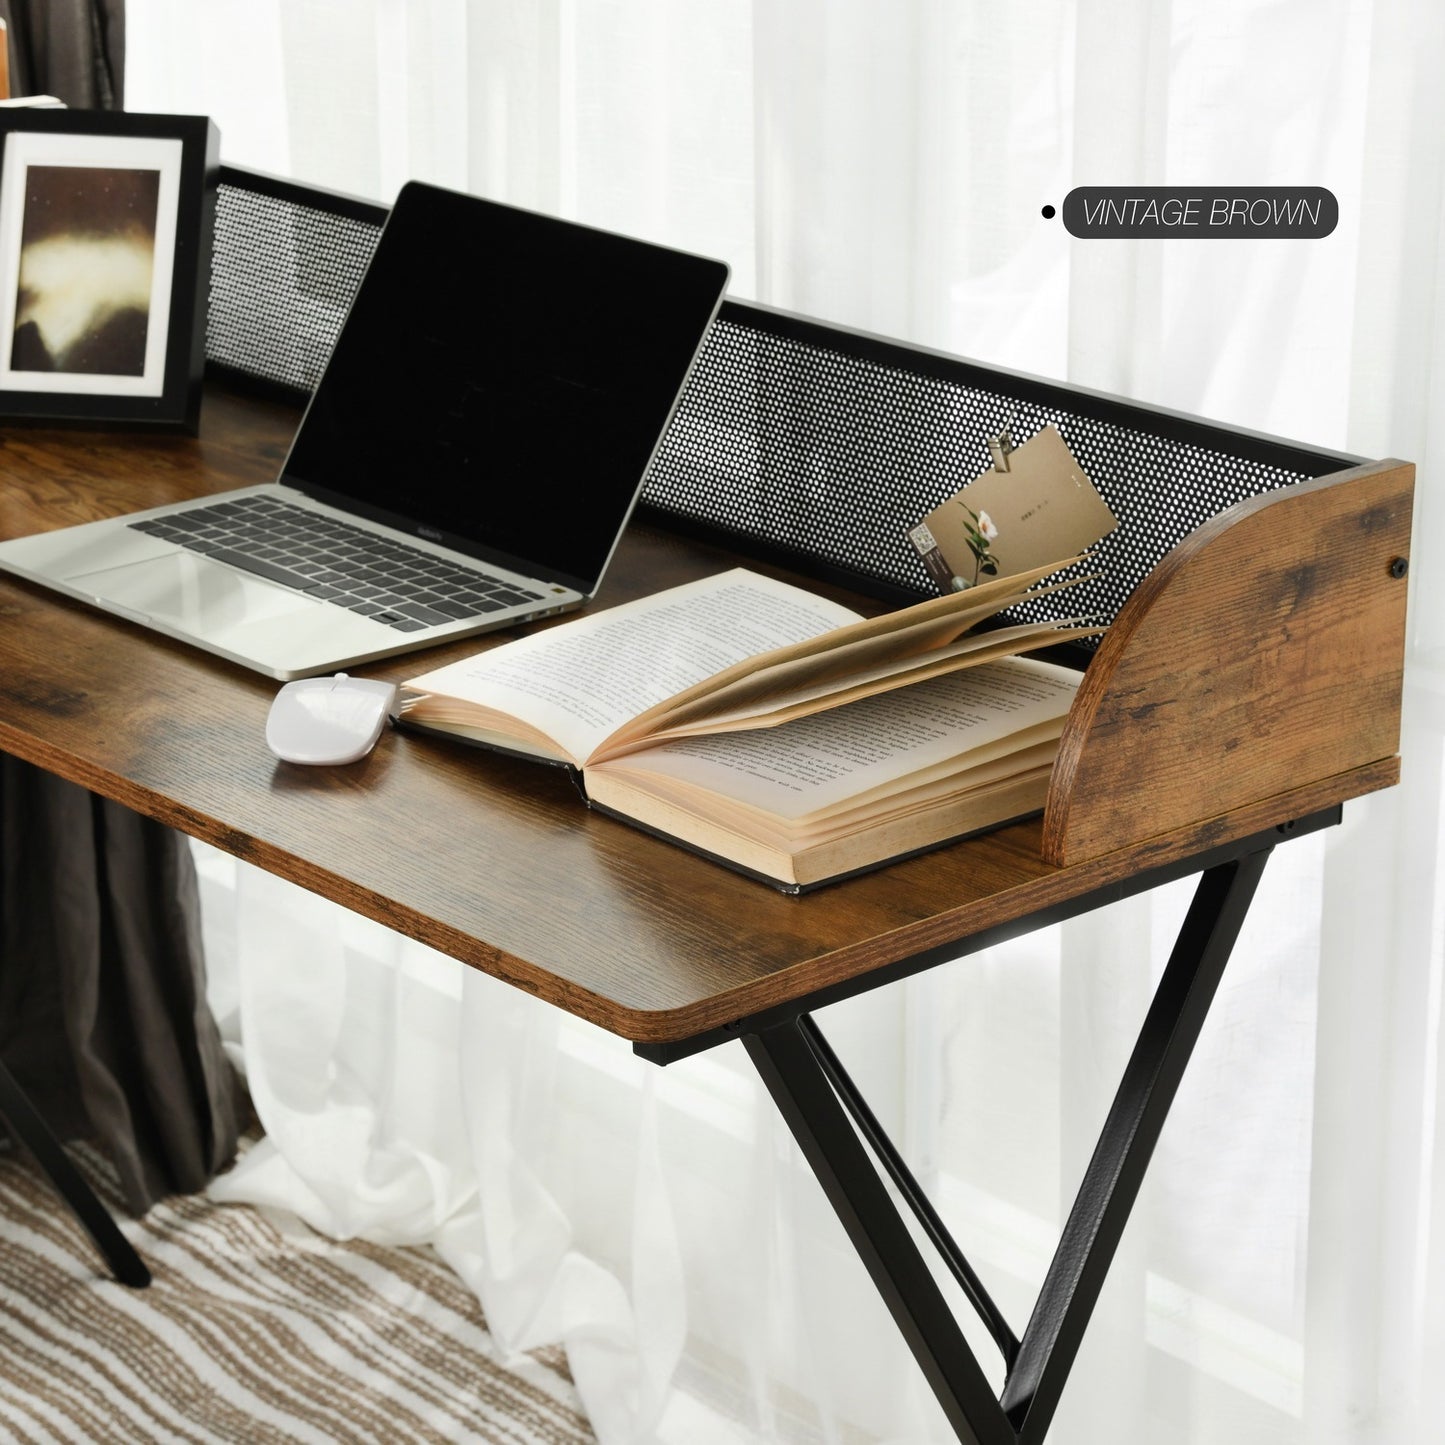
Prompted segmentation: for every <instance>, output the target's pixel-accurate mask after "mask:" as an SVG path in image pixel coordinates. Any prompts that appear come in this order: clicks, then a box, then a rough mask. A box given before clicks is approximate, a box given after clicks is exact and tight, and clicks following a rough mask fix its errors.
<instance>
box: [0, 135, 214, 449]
mask: <svg viewBox="0 0 1445 1445" xmlns="http://www.w3.org/2000/svg"><path fill="white" fill-rule="evenodd" d="M219 171H220V132H219V131H218V130H217V128H216V125H215V123H214V122H213V121H211V120H210V119H209V118H208V117H206V116H197V115H142V114H127V113H125V112H120V111H87V110H39V109H36V110H27V109H23V108H21V109H16V110H11V111H0V421H4V420H8V419H26V420H40V421H50V422H66V421H74V422H92V423H99V424H103V425H108V426H115V427H140V428H152V427H154V428H159V429H164V430H172V431H185V432H191V433H194V432H195V431H196V430H197V427H198V425H199V423H200V411H201V378H202V373H203V371H204V368H205V353H206V304H207V288H208V286H209V284H210V271H211V241H212V235H213V232H214V229H215V210H216V184H217V177H218V175H219Z"/></svg>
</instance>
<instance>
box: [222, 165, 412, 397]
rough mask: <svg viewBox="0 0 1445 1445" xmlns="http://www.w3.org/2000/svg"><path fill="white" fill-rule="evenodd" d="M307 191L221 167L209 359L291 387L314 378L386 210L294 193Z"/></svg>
mask: <svg viewBox="0 0 1445 1445" xmlns="http://www.w3.org/2000/svg"><path fill="white" fill-rule="evenodd" d="M263 184H264V185H267V187H268V189H267V190H266V191H263V190H261V189H258V187H259V186H260V185H263ZM305 195H306V192H304V191H303V190H301V188H300V187H295V186H291V185H290V184H289V183H286V182H271V181H269V178H264V177H248V176H247V175H246V174H245V173H243V172H237V171H233V170H231V169H230V168H229V167H228V168H225V169H223V171H222V173H221V184H220V187H219V189H218V191H217V196H216V233H215V242H214V247H213V251H212V260H211V296H210V308H209V311H208V314H207V320H206V359H207V360H208V361H211V362H216V363H219V364H220V365H222V366H226V367H230V368H231V369H232V370H235V371H239V372H242V373H244V374H245V375H247V376H251V377H257V378H259V379H261V380H264V381H268V382H272V383H274V384H276V385H279V386H282V387H286V388H289V389H291V390H294V391H295V392H297V393H298V395H309V394H310V392H311V391H312V390H313V389H314V388H315V386H316V383H317V381H318V380H319V379H320V376H321V372H322V370H323V368H324V367H325V365H326V359H327V357H329V356H330V355H331V348H332V347H333V346H334V345H335V344H336V336H337V333H338V332H339V331H340V330H341V323H342V321H343V320H345V318H346V312H347V309H348V308H349V307H350V305H351V298H352V297H353V296H354V295H355V294H356V288H357V287H358V286H359V285H360V284H361V277H362V274H363V273H364V272H365V270H366V266H367V262H369V261H370V260H371V253H372V251H373V250H375V248H376V240H377V237H378V236H379V235H380V234H381V223H382V220H383V219H384V218H385V215H386V212H385V210H384V209H383V208H382V207H380V206H368V205H367V204H366V203H365V202H352V201H350V199H349V198H344V197H332V196H327V195H326V194H325V193H323V192H316V193H314V203H307V202H306V201H303V200H301V199H298V198H299V197H304V196H305ZM342 205H344V206H345V207H346V210H345V211H344V212H343V211H341V210H338V209H336V207H338V206H342ZM368 213H370V216H369V217H368Z"/></svg>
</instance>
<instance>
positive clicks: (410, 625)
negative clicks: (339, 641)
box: [130, 496, 542, 632]
mask: <svg viewBox="0 0 1445 1445" xmlns="http://www.w3.org/2000/svg"><path fill="white" fill-rule="evenodd" d="M130 526H132V527H134V528H135V529H136V531H138V532H145V533H148V534H149V535H150V536H152V537H162V538H164V539H165V540H166V541H168V542H176V543H179V544H180V545H181V546H182V547H188V548H190V550H191V551H193V552H202V553H205V554H206V555H208V556H211V557H214V558H215V559H216V560H217V561H218V562H226V563H229V564H230V565H231V566H232V567H239V568H240V569H241V570H242V571H245V572H250V573H253V574H254V575H255V576H257V577H264V578H266V579H267V580H268V581H270V582H279V583H280V584H281V585H282V586H283V587H290V588H292V589H293V590H294V591H297V592H304V593H305V594H306V595H307V596H308V597H316V598H319V599H321V600H322V601H324V602H332V603H335V605H336V606H338V607H345V608H346V609H348V610H349V611H351V612H359V613H361V615H362V616H363V617H370V618H372V619H373V620H374V621H376V622H384V623H386V624H387V626H388V627H394V628H396V630H397V631H398V632H416V631H418V630H419V629H421V628H423V627H435V626H437V625H439V624H441V623H445V622H456V621H459V620H464V619H466V618H469V617H479V616H481V615H482V614H483V613H485V612H500V611H501V610H502V608H504V607H512V606H515V605H516V604H517V603H519V602H540V601H541V600H542V594H541V593H540V592H529V591H527V590H526V589H525V588H522V587H516V586H512V585H511V584H509V583H504V582H501V581H498V580H497V579H496V578H494V577H489V576H487V575H486V574H485V573H482V572H473V571H469V570H468V569H467V568H465V567H463V566H460V565H459V564H458V563H455V562H452V561H450V560H448V559H447V558H445V557H438V556H437V555H436V554H435V553H433V552H423V551H422V550H421V549H420V548H417V547H408V546H407V545H406V543H405V542H394V541H392V540H391V539H390V538H388V537H382V536H379V535H378V534H377V533H375V532H368V531H366V530H365V529H364V528H361V527H353V526H350V525H349V524H348V523H346V522H339V521H337V520H335V519H334V518H332V517H327V516H324V515H322V514H320V513H317V512H312V511H309V510H308V509H307V508H305V507H297V506H294V505H293V504H292V503H290V502H283V501H280V500H279V499H277V498H275V497H264V496H249V497H236V498H233V499H232V500H230V501H226V502H215V503H213V504H212V505H210V506H203V507H194V508H192V509H191V510H189V511H185V512H175V513H172V514H171V515H170V516H168V517H155V518H150V519H143V520H141V521H139V522H131V523H130Z"/></svg>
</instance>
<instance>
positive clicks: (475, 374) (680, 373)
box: [281, 182, 727, 593]
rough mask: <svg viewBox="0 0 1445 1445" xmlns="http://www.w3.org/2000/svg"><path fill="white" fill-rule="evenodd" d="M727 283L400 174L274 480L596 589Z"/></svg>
mask: <svg viewBox="0 0 1445 1445" xmlns="http://www.w3.org/2000/svg"><path fill="white" fill-rule="evenodd" d="M726 284H727V267H726V266H725V265H723V263H722V262H720V261H712V260H707V259H705V258H703V257H700V256H692V255H687V254H684V253H682V252H679V251H672V250H668V249H666V248H664V247H660V246H654V245H650V244H648V243H646V242H642V241H636V240H631V239H628V238H626V237H623V236H616V235H612V234H610V233H608V232H605V231H597V230H592V229H590V228H588V227H584V226H579V225H575V224H572V223H570V222H567V221H560V220H557V219H554V218H552V217H549V216H541V215H537V214H534V213H533V212H530V211H523V210H518V209H516V208H515V207H511V206H503V205H499V204H497V203H495V202H492V201H484V200H480V199H478V198H476V197H473V196H466V195H461V194H458V193H457V192H453V191H447V190H442V189H439V188H437V187H435V186H429V185H424V184H422V183H420V182H411V183H409V184H408V185H406V186H405V187H403V189H402V192H401V194H400V195H399V196H398V197H397V202H396V205H395V207H394V208H393V210H392V213H391V215H390V217H389V218H388V220H387V223H386V226H385V228H384V229H383V231H382V234H381V239H380V240H379V242H378V244H377V248H376V252H375V255H374V256H373V258H372V261H371V265H370V267H369V268H368V270H367V273H366V276H365V277H364V278H363V280H362V283H361V286H360V289H359V290H358V292H357V295H356V299H355V300H354V302H353V303H352V307H351V311H350V312H349V314H348V316H347V319H346V322H345V325H344V326H343V327H342V330H341V335H340V337H339V339H338V340H337V343H336V348H335V350H334V352H333V353H332V356H331V359H330V361H329V362H328V364H327V367H326V371H325V373H324V375H323V376H322V378H321V381H320V383H319V385H318V386H317V389H316V392H315V395H314V396H313V397H312V400H311V405H310V407H309V408H308V410H307V412H306V416H305V418H304V420H303V421H302V423H301V428H300V430H299V431H298V433H297V435H296V439H295V441H294V442H293V444H292V448H291V454H290V456H289V457H288V458H287V460H286V464H285V467H284V468H283V470H282V474H281V479H282V480H283V481H284V482H286V483H287V484H289V485H291V486H296V487H299V488H301V489H302V490H304V491H306V492H308V493H309V494H311V495H312V496H315V497H316V498H318V499H319V500H322V501H326V502H331V503H335V504H338V505H342V506H345V507H347V508H348V509H349V510H352V511H356V512H360V513H362V514H363V515H366V516H369V517H372V518H373V519H375V520H377V521H381V522H385V523H388V524H390V525H391V526H394V527H398V528H400V529H401V530H403V531H409V532H412V533H414V534H416V535H418V536H423V537H427V538H430V539H431V540H432V541H437V542H443V543H445V544H446V545H447V546H450V547H454V548H456V549H458V550H460V551H463V552H466V553H468V554H469V555H472V556H476V557H480V558H482V559H484V560H487V561H492V562H497V563H501V564H502V565H505V566H510V567H513V568H515V569H517V570H520V571H523V572H525V573H526V574H528V575H529V576H540V577H544V578H547V579H556V580H559V581H562V582H565V583H567V584H568V585H570V586H572V587H575V588H576V589H577V590H579V591H581V592H587V593H590V592H592V591H594V590H595V588H596V586H597V583H598V582H599V581H600V580H601V576H602V571H603V568H604V567H605V566H606V564H607V560H608V558H609V557H610V555H611V553H612V549H613V546H614V545H615V543H616V540H617V537H618V535H619V534H620V532H621V530H622V527H623V525H624V524H625V523H626V520H627V517H628V514H629V512H630V511H631V508H632V504H633V502H634V501H635V499H636V496H637V493H638V490H639V488H640V487H641V484H642V479H643V474H644V472H645V471H646V468H647V463H648V461H649V460H650V458H651V456H652V453H653V450H654V449H655V447H656V445H657V442H658V440H659V438H660V437H661V435H662V432H663V430H664V428H665V426H666V424H667V420H668V418H669V416H670V415H671V413H672V409H673V407H674V405H675V404H676V401H677V396H678V392H679V391H680V389H681V387H682V383H683V380H684V379H685V377H686V375H687V370H688V367H689V365H690V364H691V362H692V359H693V357H694V355H695V354H696V353H697V351H698V348H699V347H700V345H701V343H702V340H703V337H704V335H705V334H706V331H707V327H708V323H709V321H710V320H711V319H712V316H713V314H714V312H715V311H716V309H717V306H718V304H719V302H720V301H721V299H722V293H723V290H724V288H725V286H726Z"/></svg>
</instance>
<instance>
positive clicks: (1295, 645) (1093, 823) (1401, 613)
mask: <svg viewBox="0 0 1445 1445" xmlns="http://www.w3.org/2000/svg"><path fill="white" fill-rule="evenodd" d="M1414 477H1415V469H1414V467H1412V466H1409V465H1407V464H1405V463H1402V462H1375V463H1371V464H1369V465H1367V466H1361V467H1355V468H1352V469H1351V470H1349V471H1343V472H1337V473H1333V474H1331V475H1329V476H1324V477H1318V478H1316V479H1314V480H1313V481H1308V482H1302V483H1300V484H1299V485H1297V486H1294V487H1291V488H1288V489H1285V490H1281V491H1276V492H1270V493H1266V494H1265V495H1264V496H1260V497H1255V498H1252V499H1251V500H1249V501H1247V502H1242V503H1240V504H1239V505H1238V506H1236V507H1232V508H1231V509H1230V510H1229V511H1227V512H1223V513H1221V514H1220V515H1219V516H1218V517H1216V518H1214V519H1213V520H1212V521H1211V522H1208V523H1206V524H1205V525H1204V526H1202V527H1200V528H1199V529H1198V530H1197V531H1196V532H1194V533H1193V534H1191V535H1190V536H1189V537H1188V538H1187V539H1186V540H1185V541H1184V542H1182V543H1181V544H1180V545H1179V546H1178V547H1176V548H1175V549H1174V550H1173V551H1172V552H1171V553H1170V554H1169V555H1168V556H1167V557H1166V558H1165V559H1164V560H1163V561H1162V562H1161V563H1160V564H1159V565H1158V567H1156V568H1155V569H1154V571H1153V572H1152V573H1151V574H1150V575H1149V577H1147V578H1146V579H1145V580H1144V582H1143V583H1142V584H1141V585H1140V587H1139V588H1138V590H1137V591H1136V592H1135V593H1134V595H1133V596H1132V597H1131V598H1130V599H1129V601H1128V603H1127V604H1126V605H1125V607H1124V608H1123V610H1122V611H1121V612H1120V613H1119V616H1118V618H1117V619H1116V620H1115V622H1114V624H1113V626H1112V627H1111V628H1110V630H1109V634H1108V636H1107V637H1106V638H1105V640H1104V642H1103V643H1102V644H1101V645H1100V648H1099V651H1098V654H1097V655H1096V657H1095V658H1094V661H1093V663H1092V664H1091V665H1090V668H1089V672H1088V675H1087V676H1086V678H1085V680H1084V683H1083V686H1082V687H1081V688H1080V690H1079V696H1078V698H1077V699H1076V702H1075V706H1074V709H1073V711H1072V712H1071V714H1070V716H1069V720H1068V724H1067V726H1066V728H1065V732H1064V737H1063V740H1062V742H1061V744H1060V750H1059V758H1058V762H1057V763H1056V765H1055V768H1054V776H1053V779H1052V782H1051V789H1050V793H1049V800H1048V808H1047V811H1046V813H1045V821H1044V843H1043V846H1044V856H1045V857H1046V858H1047V859H1048V860H1049V861H1050V862H1053V863H1056V864H1059V865H1060V866H1067V865H1069V864H1074V863H1078V862H1081V861H1083V860H1084V859H1089V858H1095V857H1099V856H1101V855H1103V854H1106V853H1109V852H1112V851H1114V850H1115V849H1119V848H1126V847H1130V846H1133V845H1137V844H1138V843H1140V842H1142V841H1143V840H1145V839H1148V838H1152V837H1154V836H1156V835H1163V834H1168V833H1170V832H1173V831H1175V830H1177V829H1179V828H1183V827H1188V826H1191V825H1197V824H1200V823H1202V822H1204V821H1206V820H1208V819H1210V818H1214V817H1218V816H1219V815H1221V814H1227V813H1229V812H1231V811H1233V810H1234V809H1236V808H1241V807H1244V806H1246V805H1247V804H1249V803H1251V802H1254V801H1257V800H1261V799H1269V798H1274V797H1278V796H1281V795H1286V794H1288V793H1290V792H1291V791H1292V790H1295V789H1298V788H1300V787H1301V786H1302V785H1305V784H1311V783H1324V782H1326V781H1327V780H1331V779H1334V780H1336V786H1337V787H1338V789H1339V790H1340V796H1341V797H1342V798H1344V797H1350V796H1355V795H1356V794H1358V793H1359V792H1362V791H1368V790H1369V788H1370V787H1379V786H1387V785H1388V784H1389V783H1390V782H1393V781H1394V780H1395V778H1396V777H1397V776H1398V763H1397V762H1396V760H1395V754H1396V753H1397V751H1398V749H1399V745H1400V701H1401V689H1402V683H1403V672H1404V654H1405V597H1406V583H1405V580H1404V571H1403V568H1402V565H1401V564H1402V563H1404V562H1405V561H1406V560H1407V559H1408V557H1409V554H1410V509H1411V500H1412V497H1413V493H1414ZM1381 779H1383V782H1382V781H1380V780H1381ZM1287 806H1288V804H1287V803H1286V802H1284V801H1281V805H1280V807H1281V811H1280V817H1281V818H1284V817H1287V816H1289V814H1288V813H1287V812H1285V811H1284V809H1285V808H1286V807H1287Z"/></svg>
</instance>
